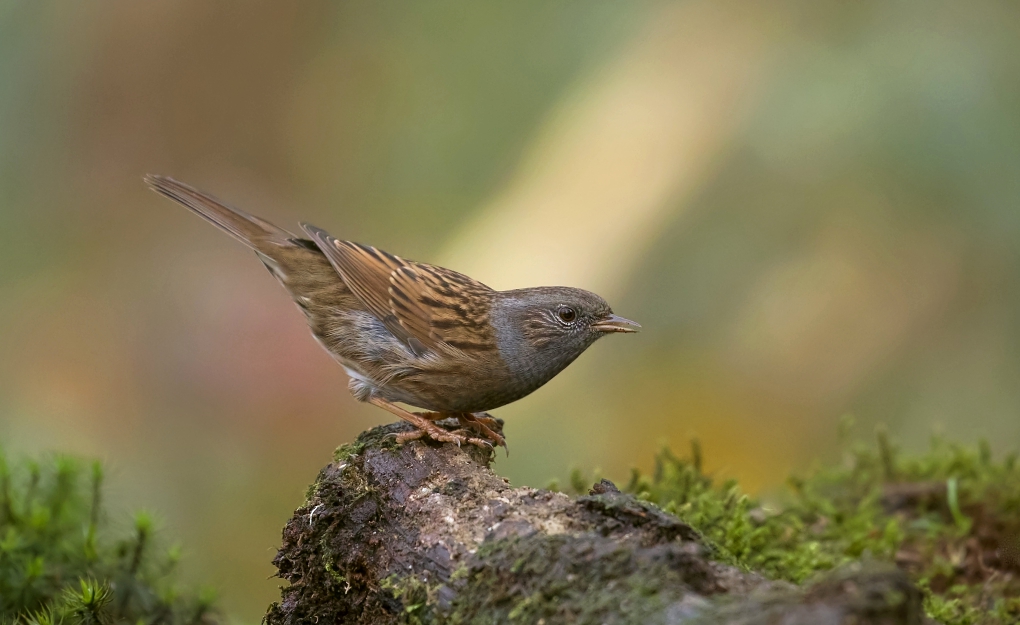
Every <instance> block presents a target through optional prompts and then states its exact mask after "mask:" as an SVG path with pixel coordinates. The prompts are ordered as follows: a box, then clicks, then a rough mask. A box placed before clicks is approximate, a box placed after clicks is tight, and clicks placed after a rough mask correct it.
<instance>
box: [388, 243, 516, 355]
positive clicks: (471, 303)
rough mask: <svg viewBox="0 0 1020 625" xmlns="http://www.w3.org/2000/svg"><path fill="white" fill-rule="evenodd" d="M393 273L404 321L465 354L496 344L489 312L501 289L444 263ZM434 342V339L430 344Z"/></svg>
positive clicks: (393, 294) (394, 303)
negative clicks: (489, 285) (443, 265)
mask: <svg viewBox="0 0 1020 625" xmlns="http://www.w3.org/2000/svg"><path fill="white" fill-rule="evenodd" d="M409 264H410V267H402V268H400V269H399V270H398V271H395V272H394V273H393V275H392V276H391V277H390V302H391V308H392V310H393V312H394V313H395V314H396V315H397V318H398V319H400V322H401V324H403V325H404V327H406V328H408V329H409V330H411V331H412V332H414V333H415V336H419V333H425V332H426V331H427V332H428V341H429V342H431V343H434V344H437V345H439V346H441V347H452V348H454V349H457V350H460V351H463V352H478V351H484V350H486V349H494V348H495V343H496V339H495V333H494V331H493V329H492V324H491V322H490V317H489V311H490V309H491V308H492V300H493V296H494V295H495V291H493V290H492V289H490V288H489V287H487V286H485V285H484V284H482V283H481V282H479V281H477V280H475V279H474V278H469V277H468V276H465V275H464V274H462V273H457V272H456V271H452V270H450V269H445V268H443V267H436V266H435V265H426V264H425V263H415V262H411V263H409ZM426 344H428V343H426Z"/></svg>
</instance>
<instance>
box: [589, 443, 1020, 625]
mask: <svg viewBox="0 0 1020 625" xmlns="http://www.w3.org/2000/svg"><path fill="white" fill-rule="evenodd" d="M700 464H701V456H700V449H699V448H698V447H697V446H695V448H694V450H693V453H692V456H691V458H690V459H680V458H678V457H676V456H674V455H673V454H672V453H670V452H669V451H668V450H665V451H663V452H661V453H660V454H659V455H658V457H657V458H656V462H655V470H654V472H653V473H652V475H641V474H640V473H638V472H636V471H635V472H634V473H633V475H632V478H631V481H630V484H629V485H628V487H627V489H626V490H628V491H629V492H631V493H634V494H636V495H637V496H638V497H639V498H641V499H645V500H648V501H650V502H653V503H655V504H656V505H658V506H661V507H662V508H663V509H665V510H666V511H668V512H671V513H673V514H675V515H677V516H678V517H680V518H681V519H682V520H684V521H685V522H686V523H688V524H690V525H691V526H692V527H694V528H695V529H696V530H698V531H699V532H701V533H702V534H703V535H704V537H705V539H706V541H707V542H709V543H710V544H711V545H712V546H713V547H714V548H715V551H716V553H717V555H718V557H719V558H720V559H722V560H724V561H727V562H730V563H733V564H737V565H739V566H741V567H744V568H746V569H749V570H754V571H757V572H760V573H762V574H764V575H766V576H769V577H771V578H778V579H785V580H789V581H792V582H796V583H800V582H803V581H804V580H806V579H808V578H809V577H812V576H814V575H816V574H818V573H821V572H824V571H827V570H830V569H833V568H835V567H838V566H840V565H843V564H847V563H850V562H854V561H859V560H877V561H888V562H895V563H896V564H897V565H898V566H900V567H901V568H903V569H905V570H907V571H908V572H909V573H910V574H911V576H912V577H913V579H914V580H915V581H917V582H918V584H919V585H920V586H921V587H922V589H924V591H925V593H926V600H925V607H926V610H927V611H928V613H929V615H930V616H932V617H933V618H936V619H938V620H939V621H940V622H943V623H945V624H946V625H976V624H978V623H980V624H982V625H998V624H1005V623H1015V622H1017V620H1018V618H1020V582H1018V581H1017V580H1016V575H1017V573H1018V572H1020V468H1018V467H1017V463H1016V456H1015V455H1013V456H1008V457H1006V458H1005V459H1003V460H1002V461H1000V462H994V461H993V460H992V457H991V453H990V452H989V449H988V446H987V445H985V444H980V445H978V446H977V447H976V448H973V449H971V448H966V447H961V446H959V445H953V444H950V443H948V442H946V441H944V440H942V439H939V438H936V439H934V440H933V441H932V445H931V449H930V450H929V451H928V452H927V453H925V454H923V455H920V456H916V457H909V456H905V455H904V454H902V453H900V451H899V450H898V449H897V448H896V446H895V445H894V444H892V442H891V441H890V440H889V438H888V436H887V435H886V434H885V433H884V431H880V432H879V436H878V441H877V445H872V446H858V447H856V448H855V449H853V451H852V453H850V454H849V455H848V461H847V462H846V464H845V465H843V466H839V467H829V468H822V469H819V470H817V471H815V472H813V473H812V474H810V475H808V476H807V477H802V478H793V479H791V480H790V481H789V487H790V488H789V493H788V497H787V501H786V504H785V505H784V506H783V507H782V509H781V510H776V511H771V510H768V509H766V508H763V507H762V505H761V504H760V503H759V502H757V501H756V500H754V499H752V498H750V497H748V496H747V495H745V494H743V493H742V492H741V490H740V488H739V487H738V486H737V484H736V483H735V482H733V481H727V482H724V483H722V484H720V485H717V484H714V483H713V480H712V479H711V478H710V477H708V476H706V475H705V474H704V473H702V471H701V468H700ZM571 482H572V483H575V482H576V483H582V482H584V480H581V479H577V478H572V480H571Z"/></svg>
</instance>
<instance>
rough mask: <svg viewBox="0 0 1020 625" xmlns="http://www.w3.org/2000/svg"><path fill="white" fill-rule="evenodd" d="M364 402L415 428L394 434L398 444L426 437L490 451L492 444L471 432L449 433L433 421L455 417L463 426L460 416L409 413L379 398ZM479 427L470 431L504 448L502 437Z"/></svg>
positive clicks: (470, 419)
mask: <svg viewBox="0 0 1020 625" xmlns="http://www.w3.org/2000/svg"><path fill="white" fill-rule="evenodd" d="M366 401H368V403H370V404H372V405H374V406H378V407H380V408H382V409H383V410H386V411H387V412H390V413H392V414H395V415H397V416H398V417H400V418H401V419H403V420H404V421H407V422H408V423H410V424H411V425H413V426H414V427H415V428H417V429H415V430H413V431H411V432H401V433H400V434H394V435H393V436H394V437H395V438H396V440H397V443H398V444H403V443H406V442H408V441H413V440H417V439H419V438H422V437H425V436H427V437H428V438H431V439H432V440H434V441H438V442H440V443H457V446H458V447H460V446H461V445H463V444H465V443H466V444H469V445H476V446H478V447H482V448H485V449H492V442H490V441H488V440H485V439H484V438H478V437H477V436H472V435H471V432H468V431H467V430H465V429H460V430H455V431H452V432H451V431H450V430H447V429H445V428H442V427H440V426H438V425H436V423H435V421H438V420H440V419H445V418H446V417H451V416H456V417H457V419H458V420H459V421H460V422H461V425H465V421H464V419H462V418H461V416H460V415H446V414H442V413H439V412H409V411H407V410H404V409H403V408H401V407H400V406H397V405H396V404H394V403H392V402H389V401H386V400H385V399H382V398H381V397H370V398H369V399H367V400H366ZM468 417H470V418H469V419H468V422H469V423H474V422H476V421H477V419H476V418H475V417H474V415H468ZM484 418H485V419H488V420H489V422H490V423H491V424H492V425H496V426H498V425H499V424H498V422H497V421H496V420H495V419H493V418H492V417H489V416H488V415H485V417H484ZM481 426H482V427H483V428H484V429H483V430H480V429H477V428H472V429H475V431H476V432H477V433H479V434H481V435H482V436H490V435H491V436H490V438H491V439H492V440H493V441H496V442H497V443H498V444H500V445H503V446H504V447H506V441H505V440H504V439H503V437H502V436H499V435H498V434H496V433H495V432H493V431H492V430H491V429H489V427H488V426H486V425H485V424H481Z"/></svg>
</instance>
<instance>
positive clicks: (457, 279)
mask: <svg viewBox="0 0 1020 625" xmlns="http://www.w3.org/2000/svg"><path fill="white" fill-rule="evenodd" d="M301 227H302V228H303V229H304V231H305V232H307V233H308V235H309V236H310V237H311V238H312V240H313V241H314V242H315V244H316V245H317V246H318V247H319V249H320V250H322V252H323V253H324V254H325V255H326V258H328V259H329V262H330V263H331V264H332V265H333V268H334V269H336V271H337V273H339V274H340V277H341V278H343V281H344V282H345V283H346V284H347V286H348V287H349V288H350V289H351V291H352V292H353V293H354V294H355V296H357V298H358V299H359V300H361V303H362V304H364V305H365V308H367V309H368V311H369V312H371V313H372V314H373V315H374V316H375V317H376V318H377V319H379V321H381V322H382V323H383V325H384V326H386V329H387V330H389V331H390V332H391V333H393V335H394V336H396V337H397V338H398V339H400V340H401V341H403V342H404V343H405V344H407V346H408V347H409V348H410V349H411V351H413V352H414V353H415V354H417V355H423V354H424V353H425V352H426V351H427V350H437V349H439V350H444V351H446V350H450V349H455V350H461V351H466V350H475V349H483V348H485V347H491V346H492V345H493V341H494V337H493V335H492V328H491V325H490V323H489V308H490V306H491V303H492V297H493V295H494V293H495V292H494V291H493V290H492V289H490V288H489V287H487V286H485V285H484V284H482V283H481V282H478V281H477V280H474V279H472V278H469V277H467V276H465V275H463V274H459V273H457V272H455V271H450V270H449V269H443V268H442V267H435V266H432V265H426V264H424V263H416V262H413V261H407V260H404V259H402V258H400V257H399V256H394V255H393V254H389V253H387V252H384V251H382V250H380V249H376V248H374V247H371V246H369V245H362V244H360V243H354V242H352V241H340V240H338V239H336V238H334V237H332V236H330V235H329V234H328V233H326V232H325V231H324V230H321V229H319V228H316V227H315V226H312V225H309V224H301Z"/></svg>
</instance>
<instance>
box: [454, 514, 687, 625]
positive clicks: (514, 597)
mask: <svg viewBox="0 0 1020 625" xmlns="http://www.w3.org/2000/svg"><path fill="white" fill-rule="evenodd" d="M677 549H678V546H677V545H660V546H657V547H651V548H647V549H642V548H637V547H635V546H634V545H630V546H624V545H620V546H618V548H616V549H615V550H612V551H608V552H607V551H606V549H605V543H604V542H602V541H601V540H600V539H599V538H597V537H594V536H587V535H580V536H573V535H569V534H558V535H547V534H543V533H536V534H531V535H528V536H519V537H513V538H505V539H496V540H487V541H485V542H484V543H482V545H481V546H480V547H479V549H478V551H477V552H476V554H475V555H476V557H475V562H474V564H472V565H471V566H470V567H468V570H467V571H465V572H459V573H458V574H457V575H456V576H455V578H454V577H451V579H450V584H451V585H452V586H454V587H455V588H456V594H455V595H454V599H453V605H452V607H451V609H450V611H449V612H448V614H449V617H448V620H446V621H444V622H448V623H451V624H457V625H467V624H475V623H478V624H481V623H504V622H509V623H541V622H545V623H565V622H569V623H578V624H585V623H603V622H606V620H607V619H613V622H617V623H634V624H652V623H658V622H661V620H662V618H663V615H664V607H665V606H666V605H669V604H671V603H674V602H676V601H678V600H680V599H682V598H683V597H684V596H685V594H687V593H688V592H689V590H690V589H691V587H692V586H691V585H692V584H695V585H696V584H697V582H698V580H696V579H685V578H684V577H682V576H681V573H680V572H679V571H678V568H677V567H671V566H670V564H669V563H670V562H671V561H672V560H674V559H675V558H676V557H680V556H678V555H677V554H678V552H677V551H676V550H677ZM688 573H689V571H688ZM479 598H484V599H483V600H481V601H480V600H479ZM621 604H622V605H626V606H627V610H626V611H625V612H624V613H623V614H621V611H620V606H621ZM621 618H623V619H624V620H619V619H621Z"/></svg>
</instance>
